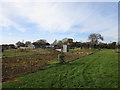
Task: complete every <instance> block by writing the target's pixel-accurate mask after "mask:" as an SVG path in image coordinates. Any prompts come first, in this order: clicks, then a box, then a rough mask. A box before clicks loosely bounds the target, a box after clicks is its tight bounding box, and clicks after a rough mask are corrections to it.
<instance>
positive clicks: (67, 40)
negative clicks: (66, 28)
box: [1, 38, 73, 52]
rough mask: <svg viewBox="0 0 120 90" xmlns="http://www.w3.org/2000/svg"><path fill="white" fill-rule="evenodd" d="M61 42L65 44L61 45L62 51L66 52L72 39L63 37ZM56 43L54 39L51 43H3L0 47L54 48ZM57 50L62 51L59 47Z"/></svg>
mask: <svg viewBox="0 0 120 90" xmlns="http://www.w3.org/2000/svg"><path fill="white" fill-rule="evenodd" d="M61 41H62V43H64V42H66V45H63V48H64V50H63V52H67V45H69V44H70V43H72V42H73V39H71V38H64V39H62V40H61ZM56 44H57V42H56V41H54V42H53V43H52V44H46V45H36V44H33V43H29V44H28V45H27V46H18V45H14V44H9V45H7V44H4V45H1V47H2V49H4V50H5V49H35V48H55V45H56ZM55 49H56V50H58V51H62V49H61V48H55Z"/></svg>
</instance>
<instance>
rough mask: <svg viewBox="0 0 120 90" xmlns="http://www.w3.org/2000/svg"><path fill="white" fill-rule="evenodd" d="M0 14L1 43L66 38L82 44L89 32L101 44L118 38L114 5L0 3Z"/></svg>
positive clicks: (50, 41)
mask: <svg viewBox="0 0 120 90" xmlns="http://www.w3.org/2000/svg"><path fill="white" fill-rule="evenodd" d="M0 12H1V14H0V28H1V30H0V32H1V33H2V40H1V42H0V43H2V44H10V43H16V42H17V41H22V40H24V41H31V42H33V41H36V40H39V39H46V40H47V41H48V42H49V43H52V42H53V41H54V40H55V39H57V40H61V39H63V38H66V37H67V38H73V39H74V41H82V42H85V41H88V35H89V34H91V33H99V34H101V35H102V36H104V42H110V41H117V38H118V3H117V2H2V3H0Z"/></svg>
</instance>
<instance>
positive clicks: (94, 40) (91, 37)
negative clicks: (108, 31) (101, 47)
mask: <svg viewBox="0 0 120 90" xmlns="http://www.w3.org/2000/svg"><path fill="white" fill-rule="evenodd" d="M88 39H89V40H90V42H91V46H92V47H94V48H95V47H96V46H97V44H98V42H99V40H102V41H103V40H104V39H103V36H101V34H96V33H93V34H90V35H89V36H88Z"/></svg>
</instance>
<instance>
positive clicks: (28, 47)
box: [19, 44, 35, 49]
mask: <svg viewBox="0 0 120 90" xmlns="http://www.w3.org/2000/svg"><path fill="white" fill-rule="evenodd" d="M19 48H20V49H34V48H35V46H34V45H33V44H29V45H28V46H27V47H19Z"/></svg>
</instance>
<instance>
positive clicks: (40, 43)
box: [33, 39, 47, 48]
mask: <svg viewBox="0 0 120 90" xmlns="http://www.w3.org/2000/svg"><path fill="white" fill-rule="evenodd" d="M46 44H47V42H46V40H42V39H40V40H37V41H36V42H33V45H35V47H36V48H40V47H45V46H46Z"/></svg>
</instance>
